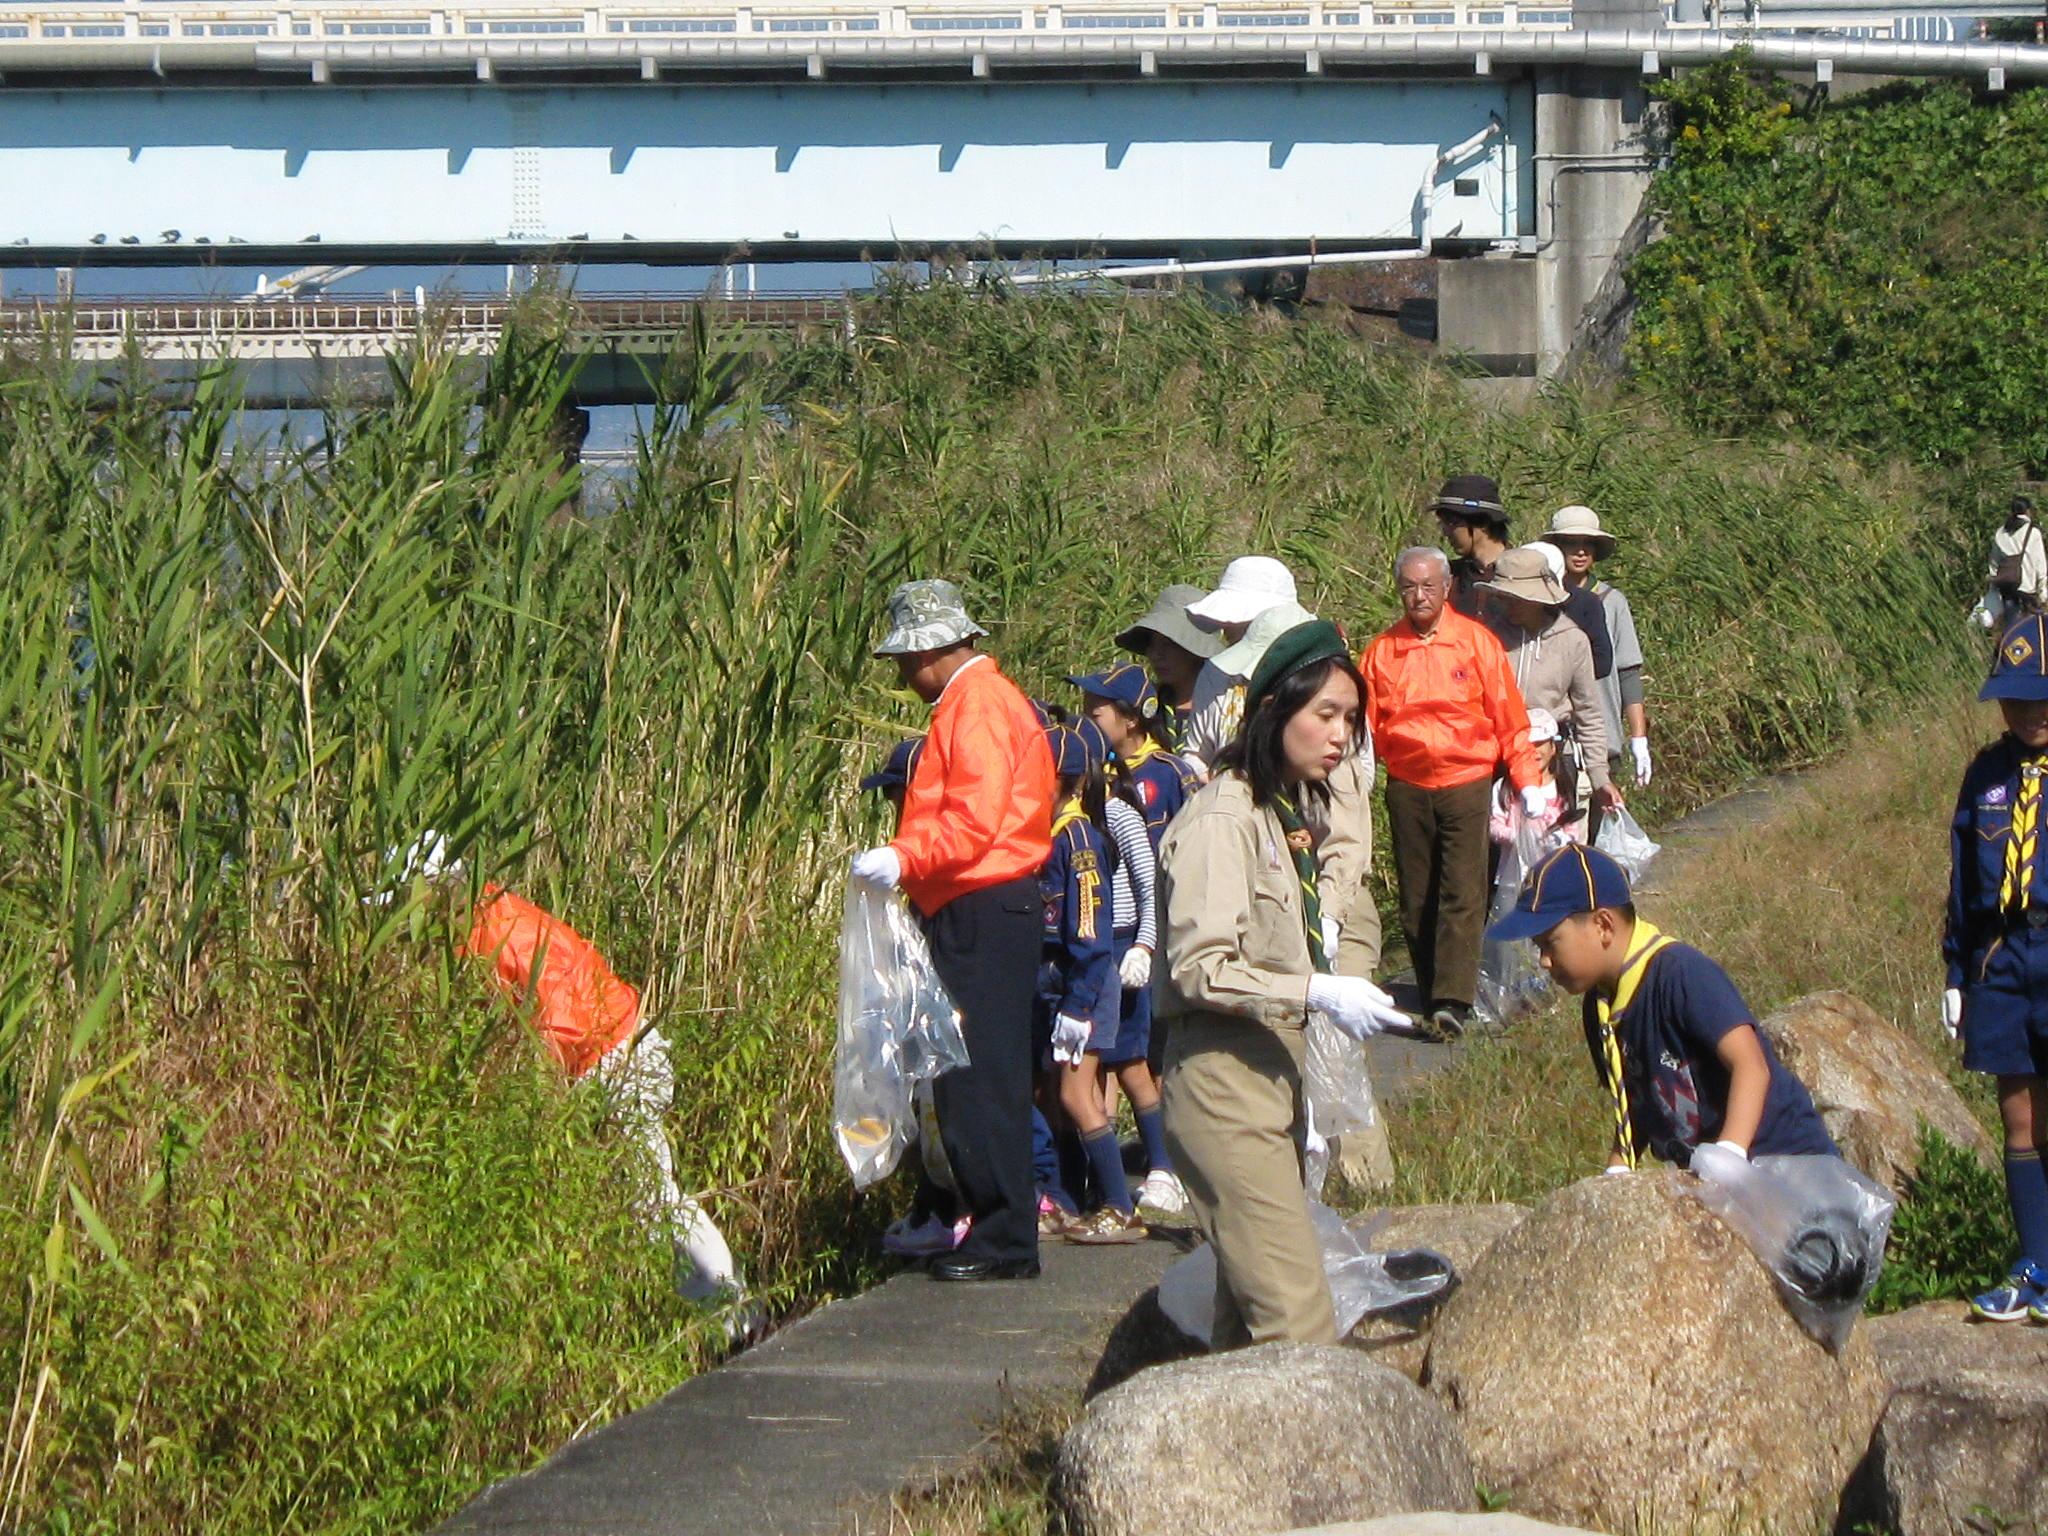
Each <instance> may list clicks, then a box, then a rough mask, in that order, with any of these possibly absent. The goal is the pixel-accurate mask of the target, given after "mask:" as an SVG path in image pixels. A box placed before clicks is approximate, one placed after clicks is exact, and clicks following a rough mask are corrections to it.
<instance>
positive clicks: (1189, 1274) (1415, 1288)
mask: <svg viewBox="0 0 2048 1536" xmlns="http://www.w3.org/2000/svg"><path fill="white" fill-rule="evenodd" d="M1308 1214H1309V1220H1311V1221H1312V1222H1314V1223H1315V1229H1316V1241H1317V1243H1318V1244H1320V1245H1321V1247H1322V1250H1323V1276H1324V1278H1325V1279H1327V1280H1328V1281H1329V1282H1330V1302H1331V1305H1332V1306H1333V1307H1334V1308H1335V1309H1336V1313H1337V1337H1338V1338H1340V1339H1341V1338H1343V1337H1344V1336H1345V1335H1346V1334H1348V1333H1350V1332H1351V1330H1352V1329H1354V1328H1356V1327H1357V1326H1358V1325H1359V1323H1360V1322H1361V1321H1363V1320H1364V1319H1365V1317H1366V1316H1367V1315H1368V1314H1370V1313H1375V1312H1391V1311H1395V1310H1397V1309H1399V1308H1401V1307H1408V1306H1413V1305H1415V1304H1417V1303H1418V1302H1424V1301H1430V1300H1433V1299H1435V1298H1437V1297H1440V1296H1443V1295H1444V1294H1446V1293H1447V1292H1448V1291H1449V1290H1450V1288H1451V1286H1452V1284H1453V1283H1454V1282H1455V1280H1456V1278H1457V1276H1456V1273H1455V1272H1454V1271H1453V1270H1452V1268H1451V1261H1450V1260H1449V1259H1447V1258H1445V1257H1444V1256H1443V1255H1442V1254H1440V1253H1433V1252H1431V1251H1430V1250H1429V1249H1427V1248H1410V1249H1404V1250H1402V1251H1400V1252H1396V1253H1374V1252H1372V1251H1371V1250H1370V1249H1368V1248H1367V1247H1366V1246H1365V1239H1364V1238H1363V1237H1361V1236H1360V1235H1359V1234H1358V1233H1356V1232H1353V1231H1352V1230H1351V1229H1350V1228H1349V1227H1347V1226H1346V1225H1345V1224H1344V1218H1343V1217H1342V1216H1339V1215H1338V1214H1337V1213H1336V1212H1335V1211H1333V1210H1331V1209H1330V1208H1329V1207H1328V1206H1327V1205H1324V1204H1323V1203H1322V1202H1321V1201H1319V1200H1311V1201H1309V1203H1308ZM1159 1309H1160V1310H1161V1311H1162V1312H1164V1313H1165V1314H1166V1315H1167V1317H1168V1318H1169V1319H1171V1320H1172V1322H1173V1325H1174V1327H1176V1328H1178V1329H1179V1330H1180V1331H1181V1332H1182V1333H1185V1334H1186V1335H1187V1336H1188V1337H1189V1338H1192V1339H1199V1340H1200V1341H1201V1342H1202V1343H1203V1344H1205V1345H1209V1344H1213V1342H1214V1340H1215V1336H1216V1251H1215V1250H1214V1249H1213V1248H1211V1247H1210V1246H1209V1245H1208V1244H1207V1243H1204V1244H1202V1246H1201V1247H1199V1248H1197V1249H1195V1250H1194V1251H1193V1252H1192V1253H1190V1254H1188V1255H1187V1256H1186V1257H1184V1258H1180V1259H1176V1260H1175V1261H1174V1262H1173V1264H1172V1265H1170V1266H1169V1267H1168V1269H1167V1271H1166V1273H1165V1274H1163V1275H1161V1276H1160V1277H1159Z"/></svg>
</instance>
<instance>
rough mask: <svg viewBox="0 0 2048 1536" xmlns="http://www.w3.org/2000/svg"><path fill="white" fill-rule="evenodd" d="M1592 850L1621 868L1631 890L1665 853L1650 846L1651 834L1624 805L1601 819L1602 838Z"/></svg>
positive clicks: (1599, 837) (1655, 845)
mask: <svg viewBox="0 0 2048 1536" xmlns="http://www.w3.org/2000/svg"><path fill="white" fill-rule="evenodd" d="M1593 846H1594V847H1595V848H1598V849H1599V850H1600V851H1601V852H1602V853H1604V854H1606V855H1607V857H1609V858H1610V859H1612V860H1614V862H1615V863H1617V864H1619V865H1620V866H1621V868H1622V872H1623V873H1624V874H1626V875H1627V876H1628V883H1629V884H1630V885H1631V886H1633V885H1636V884H1638V883H1639V882H1640V881H1641V880H1642V878H1643V876H1644V875H1646V874H1648V873H1649V870H1650V861H1651V860H1652V859H1654V858H1656V857H1657V855H1658V854H1659V853H1660V852H1661V851H1662V850H1663V844H1661V843H1653V842H1651V841H1650V834H1649V833H1647V832H1645V831H1644V830H1643V829H1642V827H1641V826H1640V825H1638V823H1637V822H1636V819H1635V817H1633V816H1631V815H1629V813H1628V807H1627V806H1624V805H1617V806H1615V807H1614V808H1613V809H1612V810H1610V811H1609V812H1608V813H1607V814H1606V815H1605V816H1603V817H1601V818H1600V835H1599V836H1598V837H1597V838H1595V839H1594V840H1593Z"/></svg>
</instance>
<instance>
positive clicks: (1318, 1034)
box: [1302, 1010, 1379, 1138]
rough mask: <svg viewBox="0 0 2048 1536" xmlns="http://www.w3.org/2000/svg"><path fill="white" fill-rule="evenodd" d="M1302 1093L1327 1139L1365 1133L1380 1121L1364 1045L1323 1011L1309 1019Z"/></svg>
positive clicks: (1316, 1012)
mask: <svg viewBox="0 0 2048 1536" xmlns="http://www.w3.org/2000/svg"><path fill="white" fill-rule="evenodd" d="M1302 1091H1303V1092H1304V1093H1305V1094H1307V1096H1308V1103H1309V1113H1310V1114H1311V1115H1312V1116H1313V1117H1314V1121H1315V1128H1316V1130H1317V1132H1318V1133H1319V1134H1321V1135H1322V1136H1324V1137H1325V1138H1328V1137H1331V1136H1344V1135H1348V1134H1349V1133H1351V1132H1353V1131H1362V1130H1364V1129H1365V1128H1366V1127H1367V1126H1369V1125H1372V1124H1373V1123H1374V1122H1375V1121H1376V1120H1378V1119H1379V1110H1378V1108H1377V1107H1376V1106H1375V1105H1374V1103H1373V1096H1372V1074H1371V1073H1370V1072H1369V1071H1368V1070H1367V1068H1366V1064H1365V1047H1364V1045H1363V1044H1361V1043H1360V1042H1359V1041H1356V1040H1353V1039H1352V1038H1351V1037H1350V1036H1349V1035H1347V1034H1345V1033H1344V1031H1343V1030H1341V1029H1339V1028H1338V1027H1337V1026H1336V1025H1334V1024H1332V1023H1331V1022H1330V1021H1329V1020H1328V1019H1327V1018H1325V1017H1324V1016H1323V1014H1322V1013H1321V1012H1320V1011H1319V1010H1318V1011H1311V1012H1310V1014H1309V1016H1308V1055H1307V1059H1306V1060H1305V1062H1304V1063H1303V1069H1302Z"/></svg>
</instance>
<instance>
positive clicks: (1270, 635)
mask: <svg viewBox="0 0 2048 1536" xmlns="http://www.w3.org/2000/svg"><path fill="white" fill-rule="evenodd" d="M1314 617H1315V615H1314V614H1312V613H1310V612H1309V611H1308V610H1307V609H1306V608H1304V607H1302V606H1301V604H1299V603H1295V602H1286V603H1275V604H1274V605H1273V606H1272V607H1270V608H1268V609H1267V610H1266V611H1265V612H1264V613H1262V614H1260V615H1259V616H1258V617H1257V618H1255V619H1253V620H1252V622H1251V628H1249V629H1247V630H1246V631H1245V632H1244V638H1243V639H1241V640H1239V641H1237V642H1236V643H1235V644H1232V645H1226V646H1225V647H1224V648H1223V649H1222V650H1220V651H1218V652H1217V653H1216V654H1215V656H1214V657H1213V658H1211V662H1212V665H1214V666H1215V668H1216V670H1217V671H1219V672H1222V673H1224V674H1225V675H1226V676H1229V677H1250V676H1251V675H1252V673H1253V672H1255V671H1257V670H1258V666H1259V662H1260V661H1261V660H1263V659H1264V657H1265V654H1266V647H1267V646H1269V645H1271V644H1272V643H1273V642H1274V641H1275V640H1278V639H1279V638H1280V637H1281V636H1282V635H1284V634H1286V633H1287V631H1288V630H1290V629H1293V628H1294V627H1295V626H1296V625H1297V624H1306V623H1308V622H1309V621H1310V620H1311V619H1313V618H1314Z"/></svg>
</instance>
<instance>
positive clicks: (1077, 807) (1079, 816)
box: [1052, 795, 1088, 837]
mask: <svg viewBox="0 0 2048 1536" xmlns="http://www.w3.org/2000/svg"><path fill="white" fill-rule="evenodd" d="M1087 819H1088V813H1087V812H1086V811H1084V810H1082V809H1081V797H1080V796H1079V795H1076V796H1074V798H1073V799H1071V800H1069V801H1068V802H1067V803H1066V804H1065V805H1063V806H1061V807H1060V809H1059V814H1058V815H1056V816H1054V817H1053V819H1052V835H1053V836H1054V837H1058V836H1059V835H1060V834H1061V833H1062V832H1064V831H1066V830H1067V828H1068V827H1071V826H1072V825H1073V824H1074V823H1075V822H1077V821H1086V820H1087Z"/></svg>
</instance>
